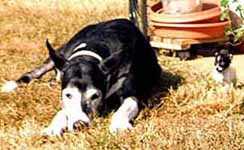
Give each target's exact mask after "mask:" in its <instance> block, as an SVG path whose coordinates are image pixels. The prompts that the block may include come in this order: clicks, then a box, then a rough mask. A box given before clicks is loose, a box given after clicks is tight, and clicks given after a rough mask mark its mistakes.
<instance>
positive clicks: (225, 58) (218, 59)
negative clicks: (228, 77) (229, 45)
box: [214, 49, 233, 72]
mask: <svg viewBox="0 0 244 150" xmlns="http://www.w3.org/2000/svg"><path fill="white" fill-rule="evenodd" d="M232 58H233V55H232V54H231V53H229V51H228V50H226V49H222V50H220V51H219V52H216V53H215V62H214V65H215V67H216V70H217V71H218V72H223V71H224V70H225V69H227V68H228V67H229V66H230V64H231V60H232Z"/></svg>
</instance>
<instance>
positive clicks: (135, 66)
mask: <svg viewBox="0 0 244 150" xmlns="http://www.w3.org/2000/svg"><path fill="white" fill-rule="evenodd" d="M46 45H47V48H48V50H49V58H48V59H47V60H46V61H45V63H44V64H43V65H42V66H40V67H39V68H36V69H34V70H33V71H31V72H27V73H25V74H23V75H22V76H21V77H20V78H19V79H18V80H17V81H9V82H7V83H6V84H5V85H4V86H3V88H2V91H6V92H9V91H11V90H14V89H15V88H17V86H18V85H19V84H20V83H29V82H30V81H31V80H33V79H38V78H40V77H41V76H42V75H44V74H45V73H46V72H48V71H50V70H53V69H56V70H57V72H58V74H59V75H60V79H61V86H62V104H63V108H62V109H61V110H60V111H59V112H58V113H57V114H56V116H55V117H54V118H53V120H52V122H51V124H50V125H49V127H48V128H46V129H45V130H44V133H45V134H47V135H60V134H62V131H63V129H64V128H66V127H67V128H68V130H69V131H72V130H73V129H74V124H75V123H76V122H77V121H82V122H84V123H86V124H90V123H91V119H92V116H93V115H92V114H95V113H103V111H105V110H104V107H103V106H104V105H105V104H106V103H108V101H109V100H110V98H111V97H113V99H111V100H113V101H114V103H116V104H119V108H118V110H117V111H116V112H115V113H114V115H113V116H112V121H111V124H110V127H109V129H110V131H111V132H117V131H119V130H125V129H130V128H132V124H131V120H133V119H134V118H135V117H136V116H137V114H138V112H139V105H140V103H141V101H140V100H139V98H140V96H142V95H144V94H145V92H147V91H149V90H150V89H151V88H152V87H153V85H154V84H155V83H156V82H157V80H158V79H159V77H160V73H161V68H160V66H159V64H158V62H157V58H156V54H155V52H154V50H153V49H152V47H151V46H150V44H149V42H148V41H147V40H146V38H145V37H144V36H143V34H142V33H141V32H140V31H139V30H138V28H137V27H136V26H135V25H134V24H133V23H132V22H131V21H129V20H127V19H116V20H112V21H107V22H102V23H98V24H95V25H90V26H87V27H86V28H84V29H82V30H81V31H79V32H78V33H77V34H76V35H75V36H74V37H73V38H72V39H71V40H70V41H69V42H68V43H67V44H65V45H63V46H62V47H60V48H59V49H58V50H57V51H55V50H54V48H53V47H52V46H51V45H50V43H49V42H48V40H47V41H46ZM114 97H115V98H114Z"/></svg>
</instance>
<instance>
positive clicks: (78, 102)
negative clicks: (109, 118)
mask: <svg viewBox="0 0 244 150" xmlns="http://www.w3.org/2000/svg"><path fill="white" fill-rule="evenodd" d="M47 48H48V50H49V55H50V58H51V59H52V61H53V62H54V64H55V67H56V68H58V69H59V70H60V71H61V72H62V77H61V82H62V83H61V84H62V103H63V107H64V109H71V111H74V110H75V111H77V112H79V111H80V112H85V113H86V114H87V115H90V114H94V113H96V112H97V110H98V108H99V106H101V105H102V102H103V101H102V100H103V97H104V96H105V90H106V89H105V88H106V78H105V75H104V74H103V72H102V71H101V69H100V68H99V67H98V61H97V60H94V58H90V59H89V58H86V59H83V58H76V59H72V60H69V61H67V60H65V59H64V58H63V57H62V56H60V55H58V54H56V52H55V51H54V49H53V48H52V47H51V45H50V44H49V43H48V42H47Z"/></svg>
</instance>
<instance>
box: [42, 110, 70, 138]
mask: <svg viewBox="0 0 244 150" xmlns="http://www.w3.org/2000/svg"><path fill="white" fill-rule="evenodd" d="M67 123H68V122H67V116H66V113H65V111H64V110H61V111H59V112H58V113H57V114H56V115H55V117H54V118H53V120H52V122H51V124H50V125H49V126H48V127H47V128H45V129H44V130H43V131H42V134H43V135H52V136H55V135H58V136H60V135H62V133H63V131H64V129H65V128H66V127H67Z"/></svg>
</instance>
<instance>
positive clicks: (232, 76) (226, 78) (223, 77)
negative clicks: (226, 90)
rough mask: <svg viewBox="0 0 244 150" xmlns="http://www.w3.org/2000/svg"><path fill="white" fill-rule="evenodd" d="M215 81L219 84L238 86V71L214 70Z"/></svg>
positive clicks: (229, 68) (231, 68)
mask: <svg viewBox="0 0 244 150" xmlns="http://www.w3.org/2000/svg"><path fill="white" fill-rule="evenodd" d="M212 77H213V79H214V80H215V81H216V82H219V83H233V84H236V70H235V68H233V67H228V68H227V69H225V70H224V71H223V72H221V73H220V72H218V71H217V70H216V69H214V70H213V74H212Z"/></svg>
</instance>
